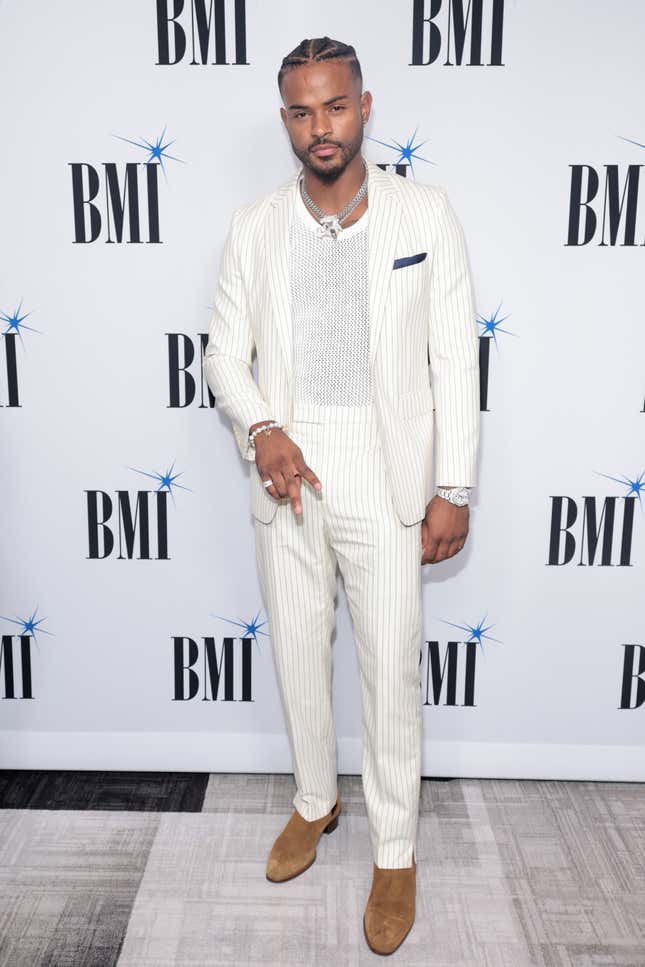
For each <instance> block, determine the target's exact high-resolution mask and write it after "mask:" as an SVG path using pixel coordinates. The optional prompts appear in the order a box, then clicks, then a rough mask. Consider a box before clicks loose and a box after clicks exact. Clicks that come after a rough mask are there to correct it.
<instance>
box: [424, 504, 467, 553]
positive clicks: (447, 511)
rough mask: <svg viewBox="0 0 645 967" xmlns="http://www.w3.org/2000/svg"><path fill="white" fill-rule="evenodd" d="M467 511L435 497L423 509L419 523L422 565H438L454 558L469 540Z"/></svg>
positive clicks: (465, 507)
mask: <svg viewBox="0 0 645 967" xmlns="http://www.w3.org/2000/svg"><path fill="white" fill-rule="evenodd" d="M469 516H470V512H469V507H468V504H465V505H464V506H463V507H457V506H456V505H455V504H451V503H450V501H449V500H446V499H445V498H444V497H440V496H439V495H438V494H435V496H434V497H433V498H432V500H431V501H430V503H429V504H428V506H427V508H426V515H425V518H424V519H423V520H422V521H421V544H422V546H423V555H422V557H421V564H438V563H439V561H445V560H447V559H448V558H449V557H453V556H454V555H455V554H457V553H458V552H459V551H460V550H461V549H462V547H463V546H464V544H465V543H466V538H467V537H468V521H469Z"/></svg>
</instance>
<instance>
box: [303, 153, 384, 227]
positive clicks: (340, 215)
mask: <svg viewBox="0 0 645 967" xmlns="http://www.w3.org/2000/svg"><path fill="white" fill-rule="evenodd" d="M363 166H364V168H365V177H364V178H363V184H362V185H361V187H360V188H359V189H358V191H357V192H356V194H355V195H354V197H353V198H352V200H351V201H350V202H348V203H347V204H346V205H345V207H344V208H343V209H342V210H341V211H339V212H336V214H335V215H328V214H327V213H326V212H324V211H323V210H322V208H319V207H318V205H317V204H316V202H315V201H314V200H313V198H312V197H311V195H310V194H309V192H308V191H307V189H306V188H305V179H304V178H302V179H301V181H300V189H301V195H302V199H303V201H304V203H305V205H306V206H307V208H308V209H309V211H310V212H313V214H314V215H315V216H316V218H317V219H318V220H319V222H320V224H321V226H322V232H321V235H328V236H330V237H331V238H333V239H337V238H338V236H339V234H340V233H341V232H342V230H343V226H342V225H341V224H340V223H341V222H342V221H343V219H345V218H347V216H348V215H349V214H350V213H351V212H353V211H354V209H355V208H356V206H357V205H358V203H359V202H360V201H361V199H362V198H364V197H365V195H366V194H367V176H368V170H367V164H366V163H365V159H364V158H363Z"/></svg>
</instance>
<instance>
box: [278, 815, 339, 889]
mask: <svg viewBox="0 0 645 967" xmlns="http://www.w3.org/2000/svg"><path fill="white" fill-rule="evenodd" d="M339 813H340V796H339V797H338V798H337V799H336V802H335V803H334V806H333V808H332V810H331V812H330V813H328V814H327V815H326V816H321V818H320V819H313V820H311V821H309V820H307V819H305V818H304V817H303V816H301V815H300V813H299V812H298V810H297V809H294V811H293V814H292V816H291V818H290V819H289V822H288V823H287V825H286V826H285V827H284V829H283V830H282V832H281V833H280V835H279V836H278V838H277V839H276V841H275V843H274V844H273V847H272V849H271V852H270V854H269V859H268V861H267V868H266V876H267V880H271V882H272V883H282V882H283V881H284V880H291V879H293V877H294V876H298V875H299V874H300V873H304V871H305V870H307V869H309V867H310V866H311V864H312V863H313V861H314V860H315V859H316V846H317V845H318V840H319V839H320V837H321V836H322V834H323V833H331V832H333V831H334V830H335V829H336V826H337V825H338V815H339Z"/></svg>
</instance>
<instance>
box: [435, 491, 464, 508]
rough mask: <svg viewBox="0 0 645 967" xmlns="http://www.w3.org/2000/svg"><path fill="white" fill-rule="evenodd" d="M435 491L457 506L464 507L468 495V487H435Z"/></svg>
mask: <svg viewBox="0 0 645 967" xmlns="http://www.w3.org/2000/svg"><path fill="white" fill-rule="evenodd" d="M437 493H438V494H439V496H440V497H443V498H444V500H449V501H450V503H451V504H455V506H457V507H464V506H465V505H466V504H467V503H468V500H469V497H470V493H469V488H468V487H437Z"/></svg>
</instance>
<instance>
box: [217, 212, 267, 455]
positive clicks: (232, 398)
mask: <svg viewBox="0 0 645 967" xmlns="http://www.w3.org/2000/svg"><path fill="white" fill-rule="evenodd" d="M240 211H241V209H239V208H238V209H236V210H235V211H234V212H233V216H232V219H231V224H230V228H229V232H228V235H227V238H226V241H225V242H224V249H223V251H222V258H221V261H220V268H219V279H218V282H217V288H216V292H215V301H214V309H213V313H212V315H211V318H210V322H209V325H208V342H207V344H206V350H205V353H204V360H203V368H204V373H205V376H206V381H207V383H208V385H209V386H210V389H211V392H212V393H213V396H214V397H215V405H216V406H217V407H218V408H219V409H221V410H222V412H223V413H225V414H226V416H227V417H228V418H229V419H230V420H231V422H232V424H233V433H234V435H235V440H236V442H237V445H238V449H239V451H240V453H241V455H242V457H243V458H244V459H245V460H255V450H254V448H253V447H250V446H249V445H248V434H249V428H250V427H251V426H252V425H253V424H254V423H260V422H261V421H263V420H271V419H273V414H272V413H271V411H270V409H269V406H268V404H267V401H266V400H265V399H264V397H263V395H262V393H261V392H260V389H259V387H258V385H257V383H256V381H255V379H254V378H253V373H252V371H251V362H252V353H253V349H254V345H255V343H254V340H253V332H252V329H251V321H250V318H249V304H248V298H247V290H246V284H245V280H244V278H243V276H242V268H241V260H240V239H239V213H240Z"/></svg>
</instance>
